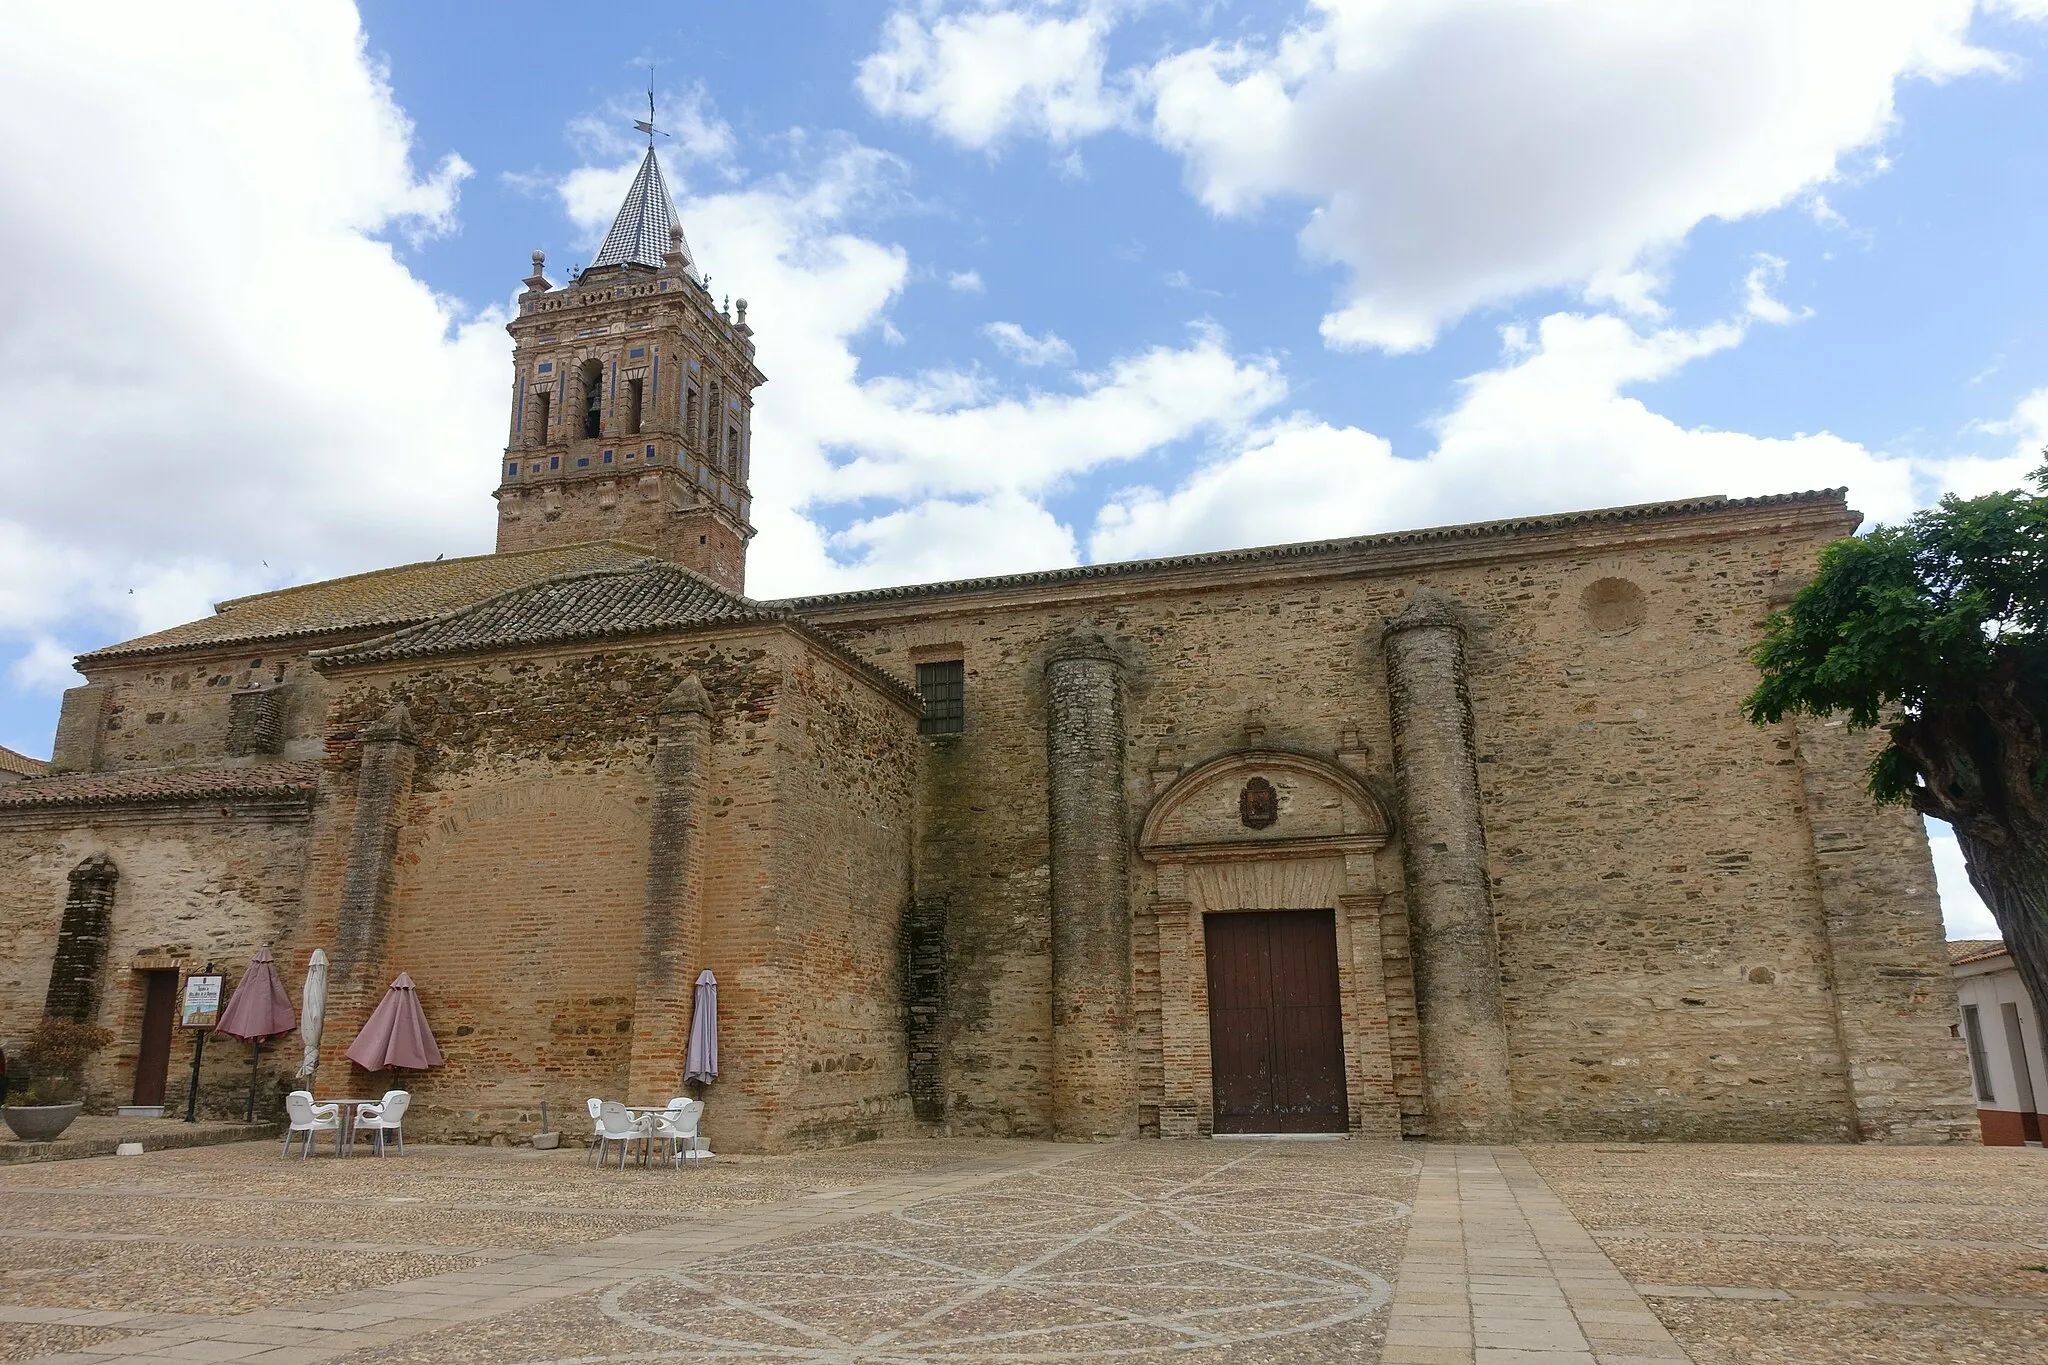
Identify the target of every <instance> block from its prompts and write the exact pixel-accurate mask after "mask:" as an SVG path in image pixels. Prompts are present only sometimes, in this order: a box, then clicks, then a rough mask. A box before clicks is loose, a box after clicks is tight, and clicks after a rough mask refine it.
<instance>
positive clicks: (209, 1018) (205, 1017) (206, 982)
mask: <svg viewBox="0 0 2048 1365" xmlns="http://www.w3.org/2000/svg"><path fill="white" fill-rule="evenodd" d="M220 986H221V977H220V976H219V975H218V974H216V973H210V972H208V973H200V974H197V975H194V976H188V977H186V978H185V1001H184V1005H183V1007H182V1008H180V1009H179V1011H178V1023H179V1024H180V1025H181V1026H182V1027H185V1028H212V1027H213V1026H214V1025H215V1024H216V1023H218V1022H219V1020H220Z"/></svg>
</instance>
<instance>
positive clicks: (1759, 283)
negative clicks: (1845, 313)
mask: <svg viewBox="0 0 2048 1365" xmlns="http://www.w3.org/2000/svg"><path fill="white" fill-rule="evenodd" d="M1755 260H1756V263H1755V264H1754V265H1752V266H1750V268H1749V274H1747V275H1745V276H1744V277H1743V280H1742V311H1743V312H1744V313H1746V314H1747V315H1748V316H1749V317H1751V318H1753V319H1755V320H1756V321H1758V322H1768V323H1772V324H1774V325H1776V326H1779V327H1784V326H1788V325H1790V324H1791V323H1795V322H1798V321H1800V320H1801V319H1803V318H1810V317H1812V316H1813V310H1812V309H1811V308H1800V309H1797V310H1794V309H1793V308H1791V307H1789V306H1788V305H1786V304H1785V303H1784V302H1783V301H1782V300H1780V299H1779V298H1778V297H1777V296H1776V295H1775V294H1773V293H1772V292H1771V291H1772V290H1774V289H1776V288H1777V287H1778V286H1779V285H1780V284H1782V283H1784V281H1785V264H1786V263H1785V258H1784V257H1782V256H1773V255H1771V254H1770V253H1769V252H1767V251H1759V252H1758V253H1757V254H1756V258H1755Z"/></svg>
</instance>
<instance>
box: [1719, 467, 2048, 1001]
mask: <svg viewBox="0 0 2048 1365" xmlns="http://www.w3.org/2000/svg"><path fill="white" fill-rule="evenodd" d="M2044 454H2048V452H2044ZM2029 482H2030V483H2032V484H2033V485H2034V487H2035V489H2036V490H2038V491H2036V492H2031V493H2030V492H2028V491H2026V490H2024V489H2016V490H2014V491H2012V492H2007V493H1992V494H1989V495H1987V496H1984V497H1981V498H1957V497H1953V496H1951V497H1946V498H1943V499H1942V500H1941V505H1940V506H1939V507H1934V508H1929V509H1928V510H1926V511H1923V512H1919V513H1916V514H1915V515H1914V516H1913V517H1912V518H1911V519H1910V520H1908V521H1907V522H1906V523H1905V524H1904V525H1902V526H1879V527H1877V528H1876V529H1874V530H1872V531H1871V532H1870V534H1868V535H1866V536H1858V537H1854V538H1852V539H1849V540H1838V541H1836V542H1834V543H1833V544H1832V545H1829V546H1828V547H1827V548H1826V549H1824V550H1822V551H1821V557H1820V568H1819V571H1818V572H1817V573H1816V575H1815V576H1814V579H1813V581H1812V582H1811V583H1809V584H1807V585H1806V586H1805V587H1804V588H1802V589H1800V591H1799V593H1798V595H1797V596H1796V597H1794V598H1793V599H1792V603H1791V605H1790V606H1788V607H1787V608H1786V609H1785V610H1784V611H1781V612H1776V613H1773V614H1772V615H1771V617H1770V618H1769V619H1768V621H1767V622H1766V623H1765V635H1764V639H1763V641H1762V643H1760V644H1759V645H1758V646H1757V647H1756V649H1755V651H1754V653H1753V654H1752V656H1751V657H1752V658H1753V659H1754V660H1755V662H1756V665H1757V669H1758V671H1759V672H1761V673H1762V675H1763V680H1762V682H1761V683H1759V684H1758V686H1757V689H1756V691H1754V692H1752V693H1751V694H1750V695H1749V698H1748V699H1747V700H1746V701H1745V702H1744V703H1743V710H1744V711H1745V713H1746V714H1747V715H1748V716H1749V718H1750V719H1751V720H1752V721H1754V722H1756V723H1757V724H1758V725H1773V724H1776V723H1777V722H1778V721H1779V720H1781V719H1783V718H1784V717H1785V716H1787V715H1790V714H1795V713H1797V714H1804V715H1811V716H1831V715H1836V714H1841V715H1844V716H1846V717H1847V719H1848V723H1849V725H1850V726H1851V727H1852V728H1855V729H1869V728H1874V727H1879V726H1882V727H1883V728H1884V730H1885V731H1886V732H1887V733H1888V734H1889V735H1890V742H1889V743H1888V744H1886V745H1885V747H1884V749H1883V750H1882V751H1881V752H1880V753H1879V754H1878V756H1877V758H1876V760H1875V761H1874V762H1873V763H1872V764H1871V766H1870V774H1869V789H1870V794H1871V795H1872V796H1873V797H1875V798H1876V799H1877V800H1878V801H1880V802H1886V803H1906V804H1910V805H1912V806H1913V808H1914V809H1916V810H1918V811H1919V812H1920V813H1921V814H1923V815H1931V816H1933V817H1934V818H1936V819H1937V820H1945V821H1947V822H1948V823H1949V824H1950V825H1951V826H1953V827H1954V829H1955V832H1956V842H1957V843H1958V844H1960V845H1961V846H1962V851H1963V860H1964V862H1965V863H1966V864H1967V866H1968V867H1969V871H1970V882H1971V884H1972V885H1973V886H1975V887H1976V888H1977V893H1978V894H1979V895H1980V896H1982V897H1983V898H1984V903H1985V904H1986V905H1987V906H1989V907H1990V908H1991V914H1992V916H1993V917H1994V918H1995V919H1996V920H1997V921H1998V927H1999V930H2000V931H2001V932H2002V933H2003V934H2004V936H2005V943H2006V948H2007V950H2008V951H2009V952H2011V954H2012V960H2013V964H2014V965H2015V966H2016V967H2018V969H2019V973H2020V979H2021V980H2022V981H2023V982H2024V983H2025V984H2026V988H2027V993H2028V994H2029V995H2031V996H2032V997H2033V1000H2034V1009H2035V1013H2036V1015H2037V1016H2038V1017H2039V1018H2040V1019H2042V1020H2043V1021H2048V744H2044V743H2043V730H2044V727H2048V464H2044V465H2042V467H2041V468H2040V469H2039V470H2037V471H2036V472H2035V473H2034V474H2033V475H2031V476H2030V478H2029Z"/></svg>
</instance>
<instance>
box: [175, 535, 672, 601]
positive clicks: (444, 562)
mask: <svg viewBox="0 0 2048 1365" xmlns="http://www.w3.org/2000/svg"><path fill="white" fill-rule="evenodd" d="M599 545H606V546H613V547H616V548H618V549H621V550H634V551H638V552H639V553H640V554H643V555H648V556H652V555H653V553H654V548H653V547H652V546H649V545H642V544H641V543H640V542H638V541H636V540H578V541H572V542H571V543H570V544H567V545H536V546H533V547H532V548H530V549H525V550H498V551H489V550H486V551H485V552H484V553H482V554H476V555H457V556H455V558H453V559H413V560H408V561H406V562H405V563H403V564H386V565H385V566H384V567H383V568H381V569H364V570H362V571H360V572H358V573H345V574H339V575H337V576H335V577H333V578H318V579H315V580H313V581H312V582H311V583H293V584H291V585H290V586H289V587H283V588H271V589H269V590H268V591H265V592H248V593H243V594H242V595H241V596H240V597H224V598H222V599H221V600H220V601H218V602H216V603H214V604H213V609H214V611H215V612H217V613H222V614H225V613H226V612H228V611H229V610H231V609H233V608H235V607H239V606H245V605H247V604H248V603H251V602H261V601H265V600H267V599H269V598H273V597H283V596H285V595H286V594H287V593H301V592H311V591H314V590H315V589H318V588H330V587H333V586H334V585H336V584H338V583H360V582H363V581H364V580H365V579H371V578H382V577H385V576H386V575H389V574H397V573H404V572H405V571H406V570H408V569H424V568H428V567H430V566H432V565H436V564H438V565H441V566H442V567H444V568H452V567H454V566H456V565H460V564H482V563H501V562H504V561H506V560H518V559H525V558H528V557H530V556H534V555H558V554H562V553H563V552H565V551H568V550H581V549H585V548H587V547H592V546H599Z"/></svg>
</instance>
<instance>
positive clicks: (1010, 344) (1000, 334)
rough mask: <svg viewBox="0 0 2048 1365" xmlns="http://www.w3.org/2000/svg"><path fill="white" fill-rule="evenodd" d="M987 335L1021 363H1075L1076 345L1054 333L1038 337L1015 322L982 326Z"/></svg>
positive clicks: (1005, 353) (1032, 364)
mask: <svg viewBox="0 0 2048 1365" xmlns="http://www.w3.org/2000/svg"><path fill="white" fill-rule="evenodd" d="M981 333H982V335H983V336H985V337H987V338H988V339H989V340H990V341H993V342H994V343H995V344H996V349H997V350H999V351H1001V352H1002V353H1003V354H1004V355H1006V356H1008V357H1009V358H1010V359H1012V360H1014V361H1016V362H1017V363H1018V364H1019V365H1030V366H1033V367H1036V366H1040V365H1071V364H1073V363H1074V348H1073V347H1072V346H1069V345H1068V344H1067V343H1066V342H1065V341H1062V340H1061V339H1060V338H1059V337H1058V336H1057V335H1055V334H1054V333H1052V332H1047V333H1046V334H1045V335H1044V336H1042V337H1035V336H1033V335H1031V333H1029V332H1027V331H1025V330H1024V329H1023V328H1022V327H1020V326H1018V325H1017V324H1016V323H1014V322H991V323H989V324H988V325H987V326H985V327H983V328H982V329H981Z"/></svg>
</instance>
